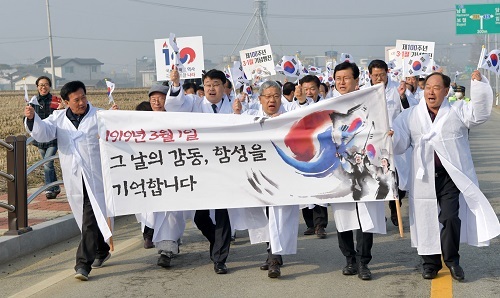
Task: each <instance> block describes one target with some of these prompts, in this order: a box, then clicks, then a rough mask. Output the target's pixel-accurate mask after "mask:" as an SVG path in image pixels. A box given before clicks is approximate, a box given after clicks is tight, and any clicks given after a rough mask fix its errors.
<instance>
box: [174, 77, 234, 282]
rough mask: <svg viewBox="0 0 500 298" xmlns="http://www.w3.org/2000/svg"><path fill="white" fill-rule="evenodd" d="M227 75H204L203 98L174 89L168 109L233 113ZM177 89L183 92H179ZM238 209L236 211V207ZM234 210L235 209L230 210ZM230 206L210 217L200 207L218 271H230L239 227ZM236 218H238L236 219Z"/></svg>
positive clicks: (197, 221) (199, 216) (198, 218)
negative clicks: (233, 234)
mask: <svg viewBox="0 0 500 298" xmlns="http://www.w3.org/2000/svg"><path fill="white" fill-rule="evenodd" d="M226 80H227V79H226V75H225V74H224V73H223V72H222V71H220V70H216V69H212V70H209V71H208V72H206V73H205V74H204V75H203V77H202V81H203V88H204V91H205V96H204V97H203V98H199V97H194V96H192V95H185V94H184V92H183V90H182V88H181V89H180V90H179V89H176V88H172V92H173V93H172V94H170V95H169V96H167V98H166V101H165V110H167V111H176V112H194V113H215V114H232V113H233V109H232V105H231V102H230V101H229V99H228V98H227V96H226V94H225V93H224V88H225V87H224V83H225V82H226ZM177 91H179V93H178V94H177ZM234 211H236V210H234ZM230 212H232V211H230ZM229 216H230V213H229V212H228V209H217V210H215V212H214V213H213V217H214V220H212V218H211V217H210V210H196V212H195V215H194V222H195V224H196V226H197V227H198V229H199V230H200V231H201V232H202V234H203V236H205V237H206V238H207V240H208V241H209V242H210V259H211V260H212V261H213V262H214V271H215V273H217V274H226V273H227V271H228V270H227V266H226V260H227V257H228V255H229V247H230V244H231V224H233V228H235V229H239V228H238V223H237V222H236V220H237V217H233V216H232V217H231V220H230V217H229ZM233 218H234V221H233Z"/></svg>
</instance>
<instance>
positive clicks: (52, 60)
mask: <svg viewBox="0 0 500 298" xmlns="http://www.w3.org/2000/svg"><path fill="white" fill-rule="evenodd" d="M45 3H46V6H47V24H48V26H49V49H50V69H51V70H52V84H53V86H54V89H56V88H57V82H56V75H55V73H54V50H53V49H52V29H51V26H50V9H49V0H45Z"/></svg>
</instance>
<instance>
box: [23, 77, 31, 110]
mask: <svg viewBox="0 0 500 298" xmlns="http://www.w3.org/2000/svg"><path fill="white" fill-rule="evenodd" d="M23 81H24V101H25V102H26V104H28V103H29V102H30V100H29V97H28V86H27V85H26V78H23Z"/></svg>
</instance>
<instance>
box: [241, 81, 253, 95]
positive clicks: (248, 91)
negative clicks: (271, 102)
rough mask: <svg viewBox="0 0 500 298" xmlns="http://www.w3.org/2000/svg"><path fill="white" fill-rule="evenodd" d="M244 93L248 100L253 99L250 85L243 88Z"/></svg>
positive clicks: (246, 84)
mask: <svg viewBox="0 0 500 298" xmlns="http://www.w3.org/2000/svg"><path fill="white" fill-rule="evenodd" d="M243 93H246V95H248V98H251V97H252V96H253V90H252V86H250V85H249V84H248V83H245V85H244V87H243Z"/></svg>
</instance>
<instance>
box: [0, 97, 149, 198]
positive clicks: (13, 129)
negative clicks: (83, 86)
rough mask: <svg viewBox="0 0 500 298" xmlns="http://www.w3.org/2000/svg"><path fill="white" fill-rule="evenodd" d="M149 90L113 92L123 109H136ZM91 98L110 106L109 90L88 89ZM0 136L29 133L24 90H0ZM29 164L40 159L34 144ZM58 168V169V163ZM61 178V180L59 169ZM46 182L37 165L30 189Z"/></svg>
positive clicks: (0, 183) (0, 185)
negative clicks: (25, 127) (26, 127)
mask: <svg viewBox="0 0 500 298" xmlns="http://www.w3.org/2000/svg"><path fill="white" fill-rule="evenodd" d="M147 92H148V89H146V88H141V89H122V90H120V89H116V90H115V91H114V92H113V98H114V100H115V102H116V104H117V105H118V106H119V108H120V109H122V110H133V109H135V106H136V105H137V104H138V103H139V102H141V101H143V100H147V99H148V97H147ZM52 93H53V94H54V95H59V91H53V92H52ZM33 95H35V94H34V91H30V94H29V96H30V98H31V96H33ZM87 95H88V99H89V101H90V102H91V103H92V105H94V106H97V107H100V108H105V109H107V108H109V105H108V97H107V94H106V90H103V89H101V90H87ZM0 106H1V107H2V108H1V109H0V139H1V140H5V138H6V137H7V136H9V135H27V134H26V131H25V129H24V125H23V112H24V106H25V104H24V91H0ZM27 156H28V160H27V163H28V167H29V166H30V165H32V164H33V163H35V162H37V161H38V160H40V155H39V153H38V149H37V148H36V147H34V146H32V145H29V146H28V148H27ZM6 162H7V160H6V149H5V148H3V147H2V146H0V171H3V172H5V171H6V170H7V165H6ZM56 167H57V168H59V164H58V162H56ZM58 178H59V179H61V175H60V171H59V169H58ZM43 183H44V178H43V167H40V168H38V169H37V170H35V171H34V172H33V173H31V174H30V176H29V177H28V188H32V187H37V186H41V185H43ZM5 191H6V183H5V180H4V179H3V178H1V177H0V194H1V193H4V192H5Z"/></svg>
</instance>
